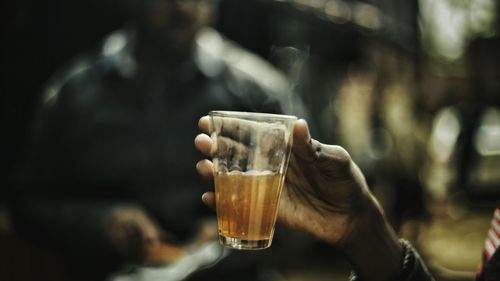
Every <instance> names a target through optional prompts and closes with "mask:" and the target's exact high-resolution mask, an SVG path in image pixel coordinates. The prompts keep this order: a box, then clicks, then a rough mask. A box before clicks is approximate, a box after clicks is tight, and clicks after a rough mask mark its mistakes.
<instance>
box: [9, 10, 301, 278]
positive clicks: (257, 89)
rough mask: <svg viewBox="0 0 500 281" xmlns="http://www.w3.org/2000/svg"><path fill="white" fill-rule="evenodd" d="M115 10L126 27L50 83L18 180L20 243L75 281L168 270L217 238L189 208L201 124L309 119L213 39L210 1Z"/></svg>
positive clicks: (262, 65)
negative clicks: (203, 120) (210, 118)
mask: <svg viewBox="0 0 500 281" xmlns="http://www.w3.org/2000/svg"><path fill="white" fill-rule="evenodd" d="M117 5H118V6H119V7H120V8H123V9H124V11H125V12H127V13H130V15H131V16H132V18H133V21H132V23H131V24H130V25H129V26H127V27H126V28H124V29H122V30H117V31H116V32H114V33H112V34H111V35H109V36H108V37H107V38H105V39H104V41H103V43H102V46H100V47H99V48H97V49H95V50H93V51H92V52H89V53H86V54H83V55H81V56H80V57H79V58H77V59H76V60H75V61H73V62H71V63H69V65H67V66H66V67H64V68H63V69H62V70H61V71H60V72H59V73H57V74H56V75H55V76H54V78H53V79H52V80H51V81H50V82H49V83H48V86H47V88H46V91H45V92H44V94H43V96H42V98H41V101H40V105H39V112H38V115H37V119H36V120H35V124H34V135H33V144H32V146H31V147H29V149H28V151H27V157H26V159H25V161H23V165H22V167H20V168H19V169H18V172H17V173H16V175H15V179H14V182H15V183H16V187H15V189H16V193H15V195H16V197H15V199H14V200H13V202H12V204H11V214H12V221H13V225H14V228H15V230H16V233H18V235H20V236H21V237H23V238H25V239H27V240H29V241H31V242H33V243H35V244H36V245H41V246H45V247H51V248H55V249H57V250H58V251H59V252H61V253H62V254H63V255H64V257H67V259H66V262H67V263H68V266H69V268H70V271H72V272H73V274H74V277H75V278H77V277H78V278H80V279H82V280H102V279H103V278H105V276H107V275H108V274H109V273H110V272H111V271H113V270H114V269H116V268H118V267H119V266H120V265H123V264H124V263H132V264H157V263H169V262H173V261H176V260H178V259H179V258H180V257H183V256H184V255H185V254H186V251H188V249H190V247H193V245H195V246H196V245H199V244H200V243H202V242H204V241H211V240H213V239H214V238H215V235H216V233H215V228H211V227H208V228H207V227H205V226H206V225H207V223H206V222H207V221H208V224H210V222H211V221H212V219H213V216H212V214H210V212H207V211H206V207H205V206H203V204H201V202H199V200H197V199H196V198H197V194H198V193H199V192H201V191H203V184H202V182H201V180H200V179H199V176H198V175H197V173H196V171H194V170H193V169H192V166H193V165H194V163H196V161H197V159H198V158H199V157H198V154H197V153H196V151H194V150H193V149H192V147H191V145H190V143H191V142H190V141H189V140H190V139H191V138H192V137H193V136H194V135H195V134H196V132H197V126H196V124H197V118H198V116H200V115H202V114H205V113H206V112H208V111H210V110H212V109H219V110H224V109H226V110H228V109H231V110H240V111H261V112H272V113H283V112H285V113H293V114H296V115H299V116H301V115H302V114H305V110H304V109H303V107H302V106H301V104H300V102H298V101H297V100H296V99H295V98H294V97H293V96H292V95H288V94H287V93H288V90H289V88H288V83H287V81H286V79H285V78H284V76H282V75H281V74H280V73H278V72H277V71H276V70H275V69H274V68H272V67H271V66H270V65H269V64H267V63H266V62H264V61H263V60H261V59H259V58H257V57H256V56H254V55H252V54H250V53H249V52H247V51H245V50H243V49H241V48H239V47H238V46H236V45H235V44H232V43H230V42H228V41H227V40H225V39H224V38H222V36H221V35H219V34H218V33H217V32H216V31H215V30H212V29H210V28H208V25H209V24H210V23H211V22H212V21H213V19H214V15H215V10H216V6H217V3H216V1H213V0H185V1H175V0H147V1H138V0H129V1H123V2H120V3H119V4H117ZM207 229H209V231H207ZM210 230H214V231H212V232H210ZM248 278H251V277H248Z"/></svg>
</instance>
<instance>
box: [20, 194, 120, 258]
mask: <svg viewBox="0 0 500 281" xmlns="http://www.w3.org/2000/svg"><path fill="white" fill-rule="evenodd" d="M111 208H112V204H111V203H108V202H97V201H93V200H87V201H85V200H74V199H73V200H68V199H66V200H65V199H63V198H55V197H52V198H29V197H27V196H24V197H23V198H18V199H16V200H14V202H12V203H11V216H12V221H13V225H14V229H15V231H16V233H18V235H19V236H20V237H22V238H23V239H26V240H27V241H29V242H30V243H32V244H34V245H37V246H39V247H48V248H50V249H55V250H56V251H58V252H60V253H62V254H64V255H65V256H68V257H70V258H77V259H83V260H87V261H91V260H94V261H101V262H102V261H106V262H107V263H113V262H118V254H117V253H116V252H115V250H114V249H113V248H112V246H111V243H109V241H108V238H107V237H106V235H105V231H104V219H105V218H106V217H107V215H108V213H109V212H110V210H111Z"/></svg>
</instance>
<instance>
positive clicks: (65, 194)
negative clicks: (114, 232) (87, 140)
mask: <svg viewBox="0 0 500 281" xmlns="http://www.w3.org/2000/svg"><path fill="white" fill-rule="evenodd" d="M55 84H57V83H55ZM76 86H77V85H71V84H68V85H64V86H62V87H61V88H60V89H58V87H57V85H53V86H49V87H48V89H49V90H48V92H47V93H46V95H44V96H42V97H41V102H40V105H39V107H38V110H37V112H36V118H35V120H34V122H33V133H32V137H31V144H30V145H29V147H28V148H27V150H26V151H27V152H26V155H25V157H24V159H23V160H22V161H21V164H20V166H19V167H18V169H17V171H16V173H15V175H14V179H13V182H14V192H13V193H14V199H13V202H12V204H11V212H10V213H11V216H12V220H13V225H14V228H15V231H16V232H17V233H18V235H20V236H21V237H23V238H24V239H26V240H28V241H30V242H33V243H36V244H38V245H40V246H44V247H50V248H56V249H58V250H60V251H64V252H65V253H67V254H70V255H72V256H81V257H90V256H93V257H97V256H99V255H101V256H109V255H110V253H112V251H111V248H110V246H109V243H108V242H107V240H106V236H105V234H104V230H103V226H102V219H103V218H104V217H105V216H106V215H107V214H108V213H109V212H110V210H111V207H112V205H111V203H108V202H107V201H105V200H102V198H101V197H99V196H95V194H96V192H95V190H96V187H91V186H88V185H86V184H84V183H82V180H83V179H78V178H75V177H74V175H75V170H77V169H78V167H77V166H76V165H75V164H74V162H75V161H74V160H75V157H76V153H77V146H78V145H77V144H76V142H77V141H78V130H79V129H81V128H79V127H78V122H77V120H76V118H75V114H78V110H79V109H78V108H75V106H73V105H74V104H75V102H76V101H75V100H74V99H75V95H76V94H78V93H77V92H75V89H76V88H77V87H76ZM51 91H52V92H51Z"/></svg>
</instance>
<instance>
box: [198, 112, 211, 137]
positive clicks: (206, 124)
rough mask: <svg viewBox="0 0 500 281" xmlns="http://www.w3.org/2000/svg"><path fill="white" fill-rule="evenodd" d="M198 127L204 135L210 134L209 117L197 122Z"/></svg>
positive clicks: (206, 116)
mask: <svg viewBox="0 0 500 281" xmlns="http://www.w3.org/2000/svg"><path fill="white" fill-rule="evenodd" d="M198 127H199V128H200V130H201V131H202V132H204V133H205V134H210V117H209V116H208V115H205V116H203V117H201V118H200V120H199V121H198Z"/></svg>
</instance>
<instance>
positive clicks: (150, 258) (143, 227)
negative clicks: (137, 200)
mask: <svg viewBox="0 0 500 281" xmlns="http://www.w3.org/2000/svg"><path fill="white" fill-rule="evenodd" d="M104 229H105V233H106V234H107V237H108V239H109V241H110V243H111V245H113V247H114V248H115V250H116V252H117V253H118V254H119V255H120V256H121V257H122V258H123V259H125V260H127V261H129V262H136V263H168V262H172V261H175V260H177V259H178V258H180V257H181V256H182V254H183V253H182V252H183V250H182V248H181V247H180V246H176V245H174V244H169V243H167V242H166V239H165V232H164V231H163V230H161V228H160V227H159V226H158V224H157V223H156V222H155V221H154V220H153V219H152V218H151V217H150V216H149V215H148V214H147V213H146V212H145V211H144V210H143V209H142V208H140V207H138V206H135V205H119V206H116V207H114V208H113V210H112V211H111V213H110V215H109V216H108V217H107V218H105V220H104Z"/></svg>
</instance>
